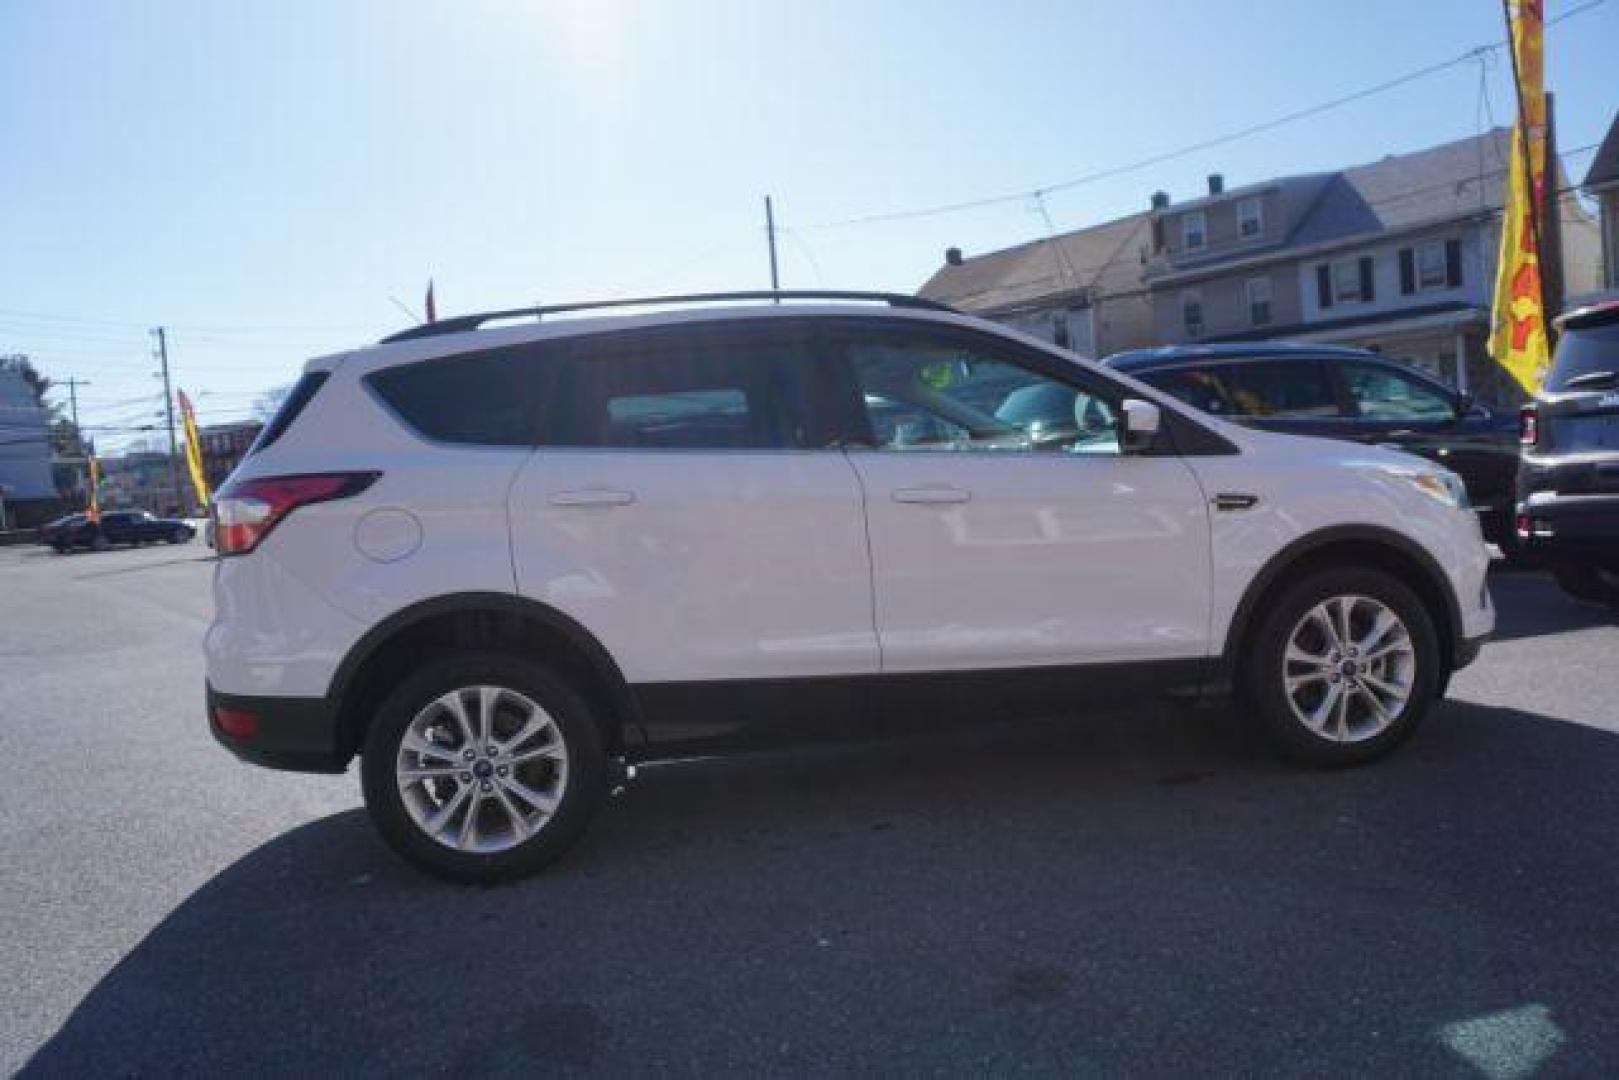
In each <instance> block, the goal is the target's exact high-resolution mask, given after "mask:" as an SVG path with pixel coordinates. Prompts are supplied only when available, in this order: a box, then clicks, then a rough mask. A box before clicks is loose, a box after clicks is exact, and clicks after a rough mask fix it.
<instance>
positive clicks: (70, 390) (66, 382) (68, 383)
mask: <svg viewBox="0 0 1619 1080" xmlns="http://www.w3.org/2000/svg"><path fill="white" fill-rule="evenodd" d="M58 381H59V382H61V384H62V385H63V386H65V387H67V400H68V411H69V412H71V413H72V414H73V437H74V439H76V440H78V442H79V445H80V447H81V449H82V447H83V445H84V435H83V434H82V433H81V432H80V431H79V387H81V386H89V385H90V380H89V379H61V380H58Z"/></svg>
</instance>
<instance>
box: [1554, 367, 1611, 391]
mask: <svg viewBox="0 0 1619 1080" xmlns="http://www.w3.org/2000/svg"><path fill="white" fill-rule="evenodd" d="M1616 384H1619V371H1587V372H1586V373H1585V374H1583V375H1576V376H1574V377H1573V378H1572V379H1569V380H1568V381H1567V382H1565V383H1563V389H1564V390H1597V389H1601V388H1602V387H1605V386H1614V385H1616Z"/></svg>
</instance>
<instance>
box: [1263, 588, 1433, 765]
mask: <svg viewBox="0 0 1619 1080" xmlns="http://www.w3.org/2000/svg"><path fill="white" fill-rule="evenodd" d="M1344 612H1347V618H1348V619H1349V623H1350V644H1349V646H1347V647H1344V648H1342V649H1338V650H1335V648H1334V645H1333V639H1332V637H1331V636H1330V635H1329V634H1328V633H1327V631H1326V627H1325V626H1324V625H1323V624H1322V620H1321V616H1322V615H1323V613H1324V614H1325V616H1326V617H1328V618H1331V619H1333V620H1334V621H1336V620H1338V619H1339V618H1341V617H1343V613H1344ZM1385 613H1386V614H1387V615H1388V616H1391V617H1392V618H1393V619H1394V620H1396V622H1397V630H1398V631H1399V632H1396V627H1391V626H1388V624H1383V625H1384V626H1385V627H1386V629H1385V630H1384V632H1383V634H1382V636H1379V637H1373V636H1371V632H1372V630H1373V628H1374V626H1376V625H1378V621H1379V620H1381V619H1382V618H1383V616H1384V614H1385ZM1402 633H1403V636H1402ZM1341 636H1342V635H1341V634H1339V637H1340V639H1341ZM1290 645H1291V646H1293V647H1295V648H1296V649H1297V652H1295V653H1294V654H1293V656H1311V657H1313V656H1316V655H1319V656H1321V660H1320V661H1315V660H1310V661H1308V662H1306V661H1303V660H1298V659H1291V658H1290V657H1289V646H1290ZM1395 645H1398V646H1399V647H1398V648H1396V647H1394V646H1395ZM1351 648H1353V649H1355V650H1356V655H1353V656H1351V655H1349V651H1350V649H1351ZM1245 650H1246V653H1247V655H1246V656H1244V657H1243V660H1242V665H1241V670H1240V673H1239V679H1238V687H1239V696H1240V698H1241V699H1242V700H1243V703H1244V704H1246V705H1247V706H1248V707H1249V709H1250V711H1251V713H1252V716H1253V719H1254V720H1255V721H1256V722H1257V723H1258V725H1259V726H1260V728H1261V729H1262V731H1263V732H1264V734H1265V735H1266V736H1267V738H1268V739H1269V740H1270V742H1271V743H1272V745H1273V746H1275V748H1276V749H1277V750H1278V751H1280V752H1281V753H1282V754H1284V755H1286V756H1287V757H1290V758H1292V759H1293V760H1295V761H1299V762H1303V763H1306V764H1310V765H1316V766H1321V767H1326V768H1344V767H1348V766H1352V765H1360V764H1363V763H1365V762H1368V761H1372V760H1375V759H1376V758H1379V757H1381V756H1383V755H1384V754H1386V753H1388V752H1389V751H1390V750H1392V749H1394V748H1395V747H1396V746H1398V745H1399V744H1400V743H1401V742H1403V741H1404V740H1405V739H1406V738H1408V737H1409V736H1410V734H1411V733H1412V732H1413V731H1414V730H1416V727H1417V725H1418V724H1420V723H1421V722H1422V719H1423V717H1424V716H1426V715H1427V713H1428V710H1429V709H1430V708H1431V707H1432V705H1433V702H1434V701H1435V700H1436V699H1437V698H1438V696H1439V689H1440V687H1441V686H1442V685H1443V684H1444V681H1445V679H1444V677H1445V674H1446V672H1445V664H1444V658H1443V657H1442V655H1441V653H1440V649H1439V635H1438V632H1437V631H1436V630H1435V628H1434V622H1433V617H1432V616H1431V615H1430V614H1429V613H1428V610H1427V608H1426V607H1425V606H1424V605H1423V603H1422V601H1421V600H1420V599H1419V598H1418V597H1417V595H1416V593H1414V592H1413V591H1412V590H1411V589H1410V588H1408V587H1407V586H1406V585H1405V584H1404V583H1402V582H1401V581H1400V580H1399V579H1397V578H1395V577H1393V576H1392V575H1390V574H1387V573H1385V572H1383V571H1381V570H1373V569H1362V568H1354V567H1338V568H1331V569H1325V570H1320V571H1317V572H1315V573H1312V574H1310V575H1309V576H1307V577H1305V578H1303V579H1301V580H1299V581H1297V582H1295V583H1294V584H1292V585H1290V586H1288V587H1287V588H1286V589H1285V590H1284V591H1283V592H1282V593H1281V594H1280V595H1279V596H1277V597H1276V598H1275V599H1274V601H1273V602H1268V603H1267V605H1266V612H1265V614H1264V616H1263V617H1262V618H1261V619H1260V621H1259V623H1258V625H1257V626H1256V627H1255V628H1254V630H1253V632H1252V633H1251V634H1250V635H1249V637H1248V639H1247V641H1246V643H1245ZM1379 652H1381V653H1382V655H1380V656H1376V657H1375V658H1374V659H1373V660H1372V661H1371V662H1370V663H1367V662H1366V659H1365V656H1363V655H1361V654H1362V653H1365V654H1367V655H1371V654H1375V653H1379ZM1334 656H1337V657H1338V658H1339V659H1338V661H1337V662H1332V657H1334ZM1344 661H1348V662H1349V663H1350V664H1351V666H1352V668H1353V673H1352V674H1351V673H1348V669H1346V668H1345V667H1344V666H1343V662H1344ZM1329 672H1330V674H1329ZM1288 676H1292V677H1293V680H1292V681H1293V683H1294V685H1293V687H1292V689H1291V692H1290V687H1289V678H1288ZM1390 688H1392V689H1394V690H1403V697H1401V696H1400V695H1399V694H1395V693H1385V692H1384V691H1385V690H1388V689H1390ZM1334 695H1335V696H1334ZM1329 698H1330V700H1329ZM1340 702H1342V704H1339V703H1340ZM1323 705H1325V706H1326V711H1325V712H1324V713H1322V712H1320V711H1319V710H1320V709H1321V707H1322V706H1323ZM1312 719H1316V720H1318V721H1319V722H1318V724H1317V725H1316V726H1312V725H1311V723H1310V720H1312Z"/></svg>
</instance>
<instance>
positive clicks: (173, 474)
mask: <svg viewBox="0 0 1619 1080" xmlns="http://www.w3.org/2000/svg"><path fill="white" fill-rule="evenodd" d="M152 335H153V336H154V337H156V338H157V354H156V355H157V361H158V363H159V364H161V365H162V370H161V372H160V374H161V375H162V376H163V412H164V415H165V417H166V418H167V423H168V426H169V487H170V489H171V490H172V491H173V492H174V504H175V505H176V506H179V507H181V509H182V510H184V506H183V504H182V503H181V500H180V444H179V442H178V441H177V440H176V439H175V437H174V391H173V389H172V388H171V387H170V385H169V336H168V333H167V332H166V331H165V330H164V329H163V327H161V326H159V327H157V328H156V329H155V330H153V331H152Z"/></svg>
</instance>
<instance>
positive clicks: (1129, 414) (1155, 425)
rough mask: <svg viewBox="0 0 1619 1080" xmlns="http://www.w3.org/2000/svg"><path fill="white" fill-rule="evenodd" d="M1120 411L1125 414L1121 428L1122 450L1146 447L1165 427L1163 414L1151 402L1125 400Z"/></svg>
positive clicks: (1120, 440) (1135, 399)
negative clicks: (1161, 428) (1159, 430)
mask: <svg viewBox="0 0 1619 1080" xmlns="http://www.w3.org/2000/svg"><path fill="white" fill-rule="evenodd" d="M1119 409H1120V411H1121V412H1122V413H1123V414H1124V422H1123V423H1122V424H1120V426H1119V427H1120V432H1119V434H1120V439H1119V443H1120V447H1121V449H1124V450H1137V449H1140V448H1141V447H1143V446H1146V445H1147V444H1148V443H1150V442H1152V439H1153V436H1155V435H1157V434H1158V429H1159V428H1160V427H1162V426H1163V422H1164V417H1163V413H1162V412H1161V411H1160V410H1159V408H1158V406H1156V405H1154V404H1153V403H1152V402H1150V401H1142V400H1141V399H1140V398H1125V399H1124V401H1123V402H1121V403H1120V405H1119Z"/></svg>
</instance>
